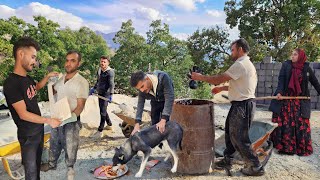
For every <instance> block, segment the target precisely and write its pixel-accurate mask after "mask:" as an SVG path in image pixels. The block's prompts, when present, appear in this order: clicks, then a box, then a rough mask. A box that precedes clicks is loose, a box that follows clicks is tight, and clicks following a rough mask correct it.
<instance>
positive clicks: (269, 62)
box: [262, 56, 272, 64]
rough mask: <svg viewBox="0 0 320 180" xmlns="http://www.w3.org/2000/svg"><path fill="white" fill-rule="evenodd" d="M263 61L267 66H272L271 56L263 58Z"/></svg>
mask: <svg viewBox="0 0 320 180" xmlns="http://www.w3.org/2000/svg"><path fill="white" fill-rule="evenodd" d="M262 61H263V62H264V63H266V64H271V62H272V57H271V56H267V57H265V58H263V60H262Z"/></svg>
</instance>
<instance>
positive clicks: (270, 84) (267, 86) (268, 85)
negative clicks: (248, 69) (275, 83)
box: [264, 81, 272, 88]
mask: <svg viewBox="0 0 320 180" xmlns="http://www.w3.org/2000/svg"><path fill="white" fill-rule="evenodd" d="M264 84H265V87H266V88H271V87H272V82H270V81H266V82H265V83H264Z"/></svg>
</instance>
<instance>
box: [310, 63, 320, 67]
mask: <svg viewBox="0 0 320 180" xmlns="http://www.w3.org/2000/svg"><path fill="white" fill-rule="evenodd" d="M310 67H311V68H313V69H320V63H318V62H312V63H310Z"/></svg>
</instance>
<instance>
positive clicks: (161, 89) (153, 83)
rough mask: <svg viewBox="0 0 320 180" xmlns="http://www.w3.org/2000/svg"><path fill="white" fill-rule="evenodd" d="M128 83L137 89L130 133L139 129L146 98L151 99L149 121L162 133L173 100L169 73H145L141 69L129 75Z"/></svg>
mask: <svg viewBox="0 0 320 180" xmlns="http://www.w3.org/2000/svg"><path fill="white" fill-rule="evenodd" d="M130 85H131V86H132V87H135V88H136V89H138V90H139V91H140V92H139V96H138V106H137V113H136V124H135V126H134V129H133V131H132V133H131V135H133V134H134V133H136V132H137V131H139V130H140V124H141V118H142V113H143V108H144V103H145V100H146V99H150V100H151V122H152V125H154V124H156V126H157V129H158V130H159V131H160V132H161V133H162V132H164V130H165V125H166V122H167V121H168V120H169V119H170V115H171V112H172V106H173V102H174V89H173V83H172V80H171V78H170V77H169V75H168V74H167V73H165V72H163V71H155V72H153V73H152V74H145V73H144V72H142V71H138V72H135V73H133V74H132V75H131V79H130Z"/></svg>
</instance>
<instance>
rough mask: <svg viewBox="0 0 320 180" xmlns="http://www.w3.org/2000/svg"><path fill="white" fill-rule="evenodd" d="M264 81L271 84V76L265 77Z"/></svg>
mask: <svg viewBox="0 0 320 180" xmlns="http://www.w3.org/2000/svg"><path fill="white" fill-rule="evenodd" d="M265 79H266V81H270V82H272V81H273V78H272V76H266V77H265Z"/></svg>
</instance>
